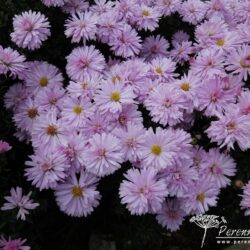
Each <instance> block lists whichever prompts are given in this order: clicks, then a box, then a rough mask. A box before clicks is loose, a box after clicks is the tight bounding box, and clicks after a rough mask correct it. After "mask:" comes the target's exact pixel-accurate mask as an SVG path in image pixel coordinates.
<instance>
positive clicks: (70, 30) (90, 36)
mask: <svg viewBox="0 0 250 250" xmlns="http://www.w3.org/2000/svg"><path fill="white" fill-rule="evenodd" d="M97 23H98V16H97V15H96V14H95V13H93V12H90V11H85V12H83V13H80V12H77V13H76V14H72V16H71V17H70V18H69V19H67V20H66V24H65V27H66V31H65V35H66V37H72V39H71V41H72V42H75V43H79V42H80V41H81V40H83V41H84V42H85V41H87V40H95V35H96V32H97V27H96V25H97Z"/></svg>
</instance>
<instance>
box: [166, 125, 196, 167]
mask: <svg viewBox="0 0 250 250" xmlns="http://www.w3.org/2000/svg"><path fill="white" fill-rule="evenodd" d="M167 132H168V136H169V137H172V139H171V140H172V143H173V144H175V145H176V147H178V153H177V154H176V155H174V159H175V162H178V161H181V160H184V161H187V162H188V161H189V160H190V159H191V157H192V155H193V154H192V145H191V143H192V138H191V135H190V133H187V132H186V131H185V130H183V129H181V128H177V129H173V128H172V127H169V128H168V129H167Z"/></svg>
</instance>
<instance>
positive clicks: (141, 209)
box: [119, 168, 168, 215]
mask: <svg viewBox="0 0 250 250" xmlns="http://www.w3.org/2000/svg"><path fill="white" fill-rule="evenodd" d="M124 176H125V178H126V180H124V181H123V182H122V183H121V185H120V189H119V195H120V198H121V203H122V204H126V207H127V209H128V210H129V211H130V213H131V214H137V215H142V214H146V213H156V212H157V211H159V210H160V209H161V206H162V203H163V201H164V200H165V198H166V196H167V195H168V191H167V188H166V184H165V183H164V181H163V180H159V179H157V176H156V171H155V170H154V169H152V168H151V169H141V170H138V169H129V170H128V171H127V173H126V174H125V175H124Z"/></svg>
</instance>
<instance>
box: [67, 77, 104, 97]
mask: <svg viewBox="0 0 250 250" xmlns="http://www.w3.org/2000/svg"><path fill="white" fill-rule="evenodd" d="M101 80H102V75H100V74H95V73H94V74H91V75H87V76H86V77H84V80H83V81H81V82H75V81H70V82H69V85H68V86H67V91H68V93H69V95H70V96H72V97H83V98H87V99H89V100H92V99H93V98H94V96H95V95H96V93H97V90H98V89H100V85H101Z"/></svg>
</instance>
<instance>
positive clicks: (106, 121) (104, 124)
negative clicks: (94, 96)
mask: <svg viewBox="0 0 250 250" xmlns="http://www.w3.org/2000/svg"><path fill="white" fill-rule="evenodd" d="M110 119H111V118H110V117H109V116H107V115H106V114H100V112H99V111H98V110H96V111H95V113H94V114H93V115H91V116H90V117H88V119H86V123H85V124H84V125H83V126H82V127H81V132H82V133H83V134H84V135H85V136H87V137H88V138H90V137H92V136H93V135H94V134H102V133H104V132H106V133H108V132H111V130H112V127H111V125H110Z"/></svg>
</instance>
